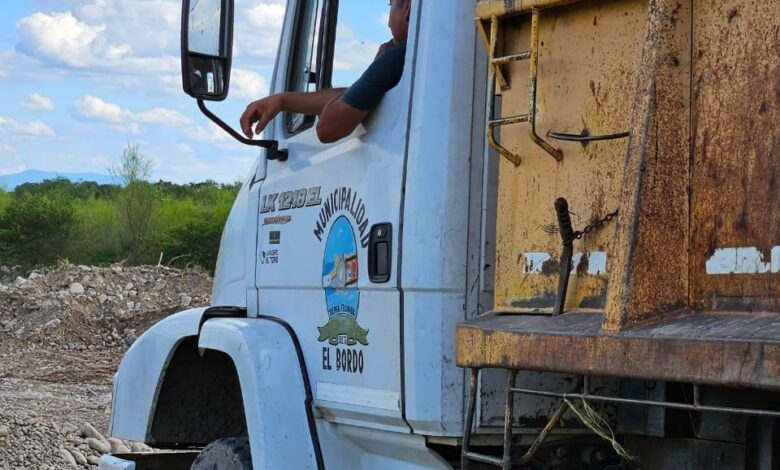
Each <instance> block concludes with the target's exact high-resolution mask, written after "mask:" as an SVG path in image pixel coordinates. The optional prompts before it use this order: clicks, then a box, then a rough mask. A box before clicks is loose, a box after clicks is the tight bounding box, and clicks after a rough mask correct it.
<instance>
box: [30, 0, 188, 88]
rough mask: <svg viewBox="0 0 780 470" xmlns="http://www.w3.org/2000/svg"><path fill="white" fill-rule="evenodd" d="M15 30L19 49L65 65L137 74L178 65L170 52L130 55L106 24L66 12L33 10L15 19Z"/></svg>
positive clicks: (127, 45)
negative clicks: (114, 38)
mask: <svg viewBox="0 0 780 470" xmlns="http://www.w3.org/2000/svg"><path fill="white" fill-rule="evenodd" d="M115 24H116V23H111V26H112V27H113V26H114V25H115ZM17 29H18V31H19V37H20V39H21V42H20V43H19V46H18V49H19V50H20V51H21V52H23V53H25V54H28V55H30V56H33V57H36V58H38V59H40V60H44V61H48V62H50V63H53V64H57V65H61V66H65V67H71V68H77V69H90V70H102V71H109V70H110V71H112V72H114V73H123V74H138V73H150V72H159V71H170V70H174V69H176V68H178V66H179V59H178V58H177V57H175V56H174V55H171V54H162V55H152V56H138V55H134V54H133V52H134V47H133V45H131V43H129V42H122V41H113V40H112V38H111V37H110V36H109V33H108V32H109V31H110V29H109V27H108V26H107V25H106V24H88V23H86V22H84V21H81V20H79V19H78V18H77V17H75V16H74V15H73V13H71V12H70V11H67V12H62V13H51V14H46V13H41V12H38V13H34V14H32V15H30V16H27V17H25V18H22V19H21V20H19V22H18V23H17ZM140 36H141V35H139V37H140Z"/></svg>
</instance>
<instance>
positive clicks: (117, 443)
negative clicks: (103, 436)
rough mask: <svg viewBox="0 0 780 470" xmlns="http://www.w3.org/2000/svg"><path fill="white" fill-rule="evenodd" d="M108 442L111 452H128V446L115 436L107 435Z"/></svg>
mask: <svg viewBox="0 0 780 470" xmlns="http://www.w3.org/2000/svg"><path fill="white" fill-rule="evenodd" d="M108 443H109V444H110V445H111V453H112V454H127V453H130V447H128V446H127V445H126V444H125V443H124V442H122V441H121V440H119V439H117V438H115V437H109V438H108Z"/></svg>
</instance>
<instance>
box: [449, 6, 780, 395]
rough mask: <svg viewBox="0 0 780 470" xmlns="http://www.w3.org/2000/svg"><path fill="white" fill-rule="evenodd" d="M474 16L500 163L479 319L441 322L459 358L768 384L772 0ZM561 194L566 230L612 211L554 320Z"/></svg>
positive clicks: (779, 280) (577, 245)
mask: <svg viewBox="0 0 780 470" xmlns="http://www.w3.org/2000/svg"><path fill="white" fill-rule="evenodd" d="M476 13H477V24H478V28H479V29H480V31H482V35H483V38H484V40H485V44H486V46H487V48H488V50H489V52H490V54H491V58H492V59H494V61H493V65H492V66H491V72H492V73H491V78H494V81H493V82H492V84H493V88H494V92H495V94H496V95H497V101H496V104H495V106H494V109H493V116H491V120H492V121H493V125H492V127H490V128H489V129H488V134H489V136H490V139H489V140H491V142H492V143H493V146H494V148H496V149H497V150H499V151H501V152H502V154H504V157H506V158H502V159H501V160H502V161H501V164H500V170H499V184H498V209H497V220H496V227H497V228H496V232H497V241H496V279H495V310H494V312H492V313H491V314H489V315H487V316H486V317H484V318H479V319H477V320H474V321H469V322H466V323H465V324H463V325H461V326H460V327H459V329H458V338H457V341H458V363H459V364H460V365H462V366H469V367H476V366H477V365H478V364H483V365H485V366H487V365H493V366H502V367H503V366H507V367H512V368H518V369H540V370H556V371H570V372H580V373H589V374H592V375H599V374H603V375H618V376H619V375H625V376H632V377H648V376H650V375H653V376H654V377H656V378H665V379H669V380H672V379H679V380H682V379H685V380H691V381H695V382H699V383H713V384H725V385H735V386H745V387H759V388H761V387H767V388H772V389H776V388H777V385H778V376H777V374H778V362H777V352H776V349H775V348H776V347H777V346H776V343H777V340H780V330H778V327H777V325H780V316H777V315H776V313H777V312H778V311H780V210H778V203H779V202H780V181H778V178H777V176H778V168H780V125H778V122H780V102H779V101H780V52H778V51H780V37H779V36H778V25H780V0H767V1H741V2H737V1H727V0H697V1H695V2H693V1H692V0H679V1H677V0H674V1H669V0H650V1H647V0H613V1H598V0H597V1H545V0H526V1H522V0H516V1H511V0H510V1H483V2H479V3H478V4H477V9H476ZM534 15H536V19H535V20H534ZM534 29H535V31H534ZM526 51H527V52H528V54H527V56H528V58H529V60H524V59H523V60H514V59H513V60H503V59H501V58H502V57H508V56H518V55H522V53H523V52H526ZM529 97H530V99H529ZM518 116H519V118H518ZM507 118H512V119H509V120H507ZM505 121H509V122H505ZM621 132H626V133H627V134H626V135H627V136H628V138H610V139H607V140H591V139H588V137H593V136H600V135H601V136H604V135H614V134H620V133H621ZM562 135H563V136H566V135H568V136H569V137H572V136H575V137H576V136H581V137H584V138H585V139H582V140H583V141H581V142H577V141H572V140H562V139H561V138H560V137H561V136H562ZM540 141H541V142H540ZM545 145H549V147H551V148H552V149H553V150H554V152H551V151H550V150H549V149H546V148H545ZM561 197H562V198H565V199H566V200H567V201H568V205H569V208H570V210H571V220H572V224H573V226H574V229H575V230H582V229H583V228H584V227H586V226H589V225H591V224H592V223H593V222H596V221H599V220H601V219H602V218H604V217H605V216H606V215H607V214H610V213H612V212H617V213H618V215H617V217H615V218H614V219H611V220H609V221H607V222H605V223H603V224H602V225H601V226H599V227H597V228H596V229H594V230H593V231H592V232H590V233H588V234H586V235H584V236H583V237H582V238H581V239H576V240H574V242H573V251H574V255H573V258H572V267H571V271H570V279H569V281H568V283H566V285H567V286H568V292H567V294H566V296H565V305H564V307H565V308H564V310H565V312H567V313H564V314H563V315H562V316H561V317H556V318H552V317H550V316H549V315H550V314H551V313H552V311H553V306H554V305H555V302H556V300H558V299H559V298H560V297H561V296H560V289H559V280H560V278H561V276H562V270H561V265H562V263H563V261H564V259H565V257H564V256H563V244H562V240H561V235H560V233H559V228H558V227H559V226H558V224H557V219H556V212H555V211H554V209H553V203H554V201H555V200H556V199H557V198H561ZM572 312H580V313H572ZM529 314H530V315H532V316H528V315H529ZM732 328H733V329H734V331H733V334H731V333H730V332H729V330H730V329H732ZM670 348H671V349H670Z"/></svg>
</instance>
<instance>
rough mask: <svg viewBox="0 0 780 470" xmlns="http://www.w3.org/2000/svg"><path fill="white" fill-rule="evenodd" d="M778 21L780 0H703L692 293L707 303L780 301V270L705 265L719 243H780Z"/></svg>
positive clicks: (697, 18) (696, 74) (698, 18)
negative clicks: (728, 271) (723, 269)
mask: <svg viewBox="0 0 780 470" xmlns="http://www.w3.org/2000/svg"><path fill="white" fill-rule="evenodd" d="M778 24H780V1H778V0H768V1H762V2H757V1H753V2H739V3H737V2H735V1H728V2H722V1H715V0H702V1H701V2H697V3H696V11H695V15H694V32H695V33H694V34H695V38H694V49H695V50H698V51H700V53H699V54H698V55H697V57H696V60H695V61H694V63H693V86H694V89H693V106H692V127H693V131H694V136H693V138H694V142H693V158H692V166H691V178H692V180H691V194H692V197H691V209H692V214H691V215H692V219H691V221H692V226H691V243H692V247H691V265H690V276H691V292H690V296H691V301H692V303H693V304H694V306H696V307H697V308H702V309H728V310H734V309H738V310H739V309H752V310H762V309H768V310H773V309H775V308H776V306H777V305H778V304H779V303H780V299H778V298H780V276H778V275H777V274H771V273H766V274H753V275H749V274H746V275H710V274H707V272H706V269H705V266H706V262H707V260H708V259H709V258H710V257H711V256H712V254H713V253H714V252H715V250H717V249H719V248H729V247H755V248H756V249H757V250H758V251H759V252H760V253H763V254H764V259H765V260H769V259H770V254H769V252H770V250H771V248H772V247H774V246H778V245H780V212H778V210H777V207H778V202H780V187H778V185H777V184H776V183H775V181H776V175H777V168H778V166H779V165H778V162H780V125H778V123H779V122H780V54H778V50H779V49H780V37H778V34H780V33H778V27H777V25H778ZM702 51H717V53H714V54H704V53H702ZM724 299H730V300H724ZM740 299H744V300H740Z"/></svg>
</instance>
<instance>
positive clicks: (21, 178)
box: [0, 170, 114, 191]
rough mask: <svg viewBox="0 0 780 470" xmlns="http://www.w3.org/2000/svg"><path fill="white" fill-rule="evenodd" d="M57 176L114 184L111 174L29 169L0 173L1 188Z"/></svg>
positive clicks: (76, 180)
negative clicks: (7, 173)
mask: <svg viewBox="0 0 780 470" xmlns="http://www.w3.org/2000/svg"><path fill="white" fill-rule="evenodd" d="M55 178H66V179H69V180H70V181H73V182H74V183H78V182H80V181H94V182H96V183H98V184H113V182H114V179H113V178H112V177H111V176H110V175H102V174H100V173H62V172H54V171H40V170H27V171H23V172H21V173H13V174H10V175H0V188H2V189H4V190H6V191H13V190H14V189H16V187H17V186H19V185H22V184H24V183H40V182H42V181H45V180H51V179H55Z"/></svg>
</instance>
